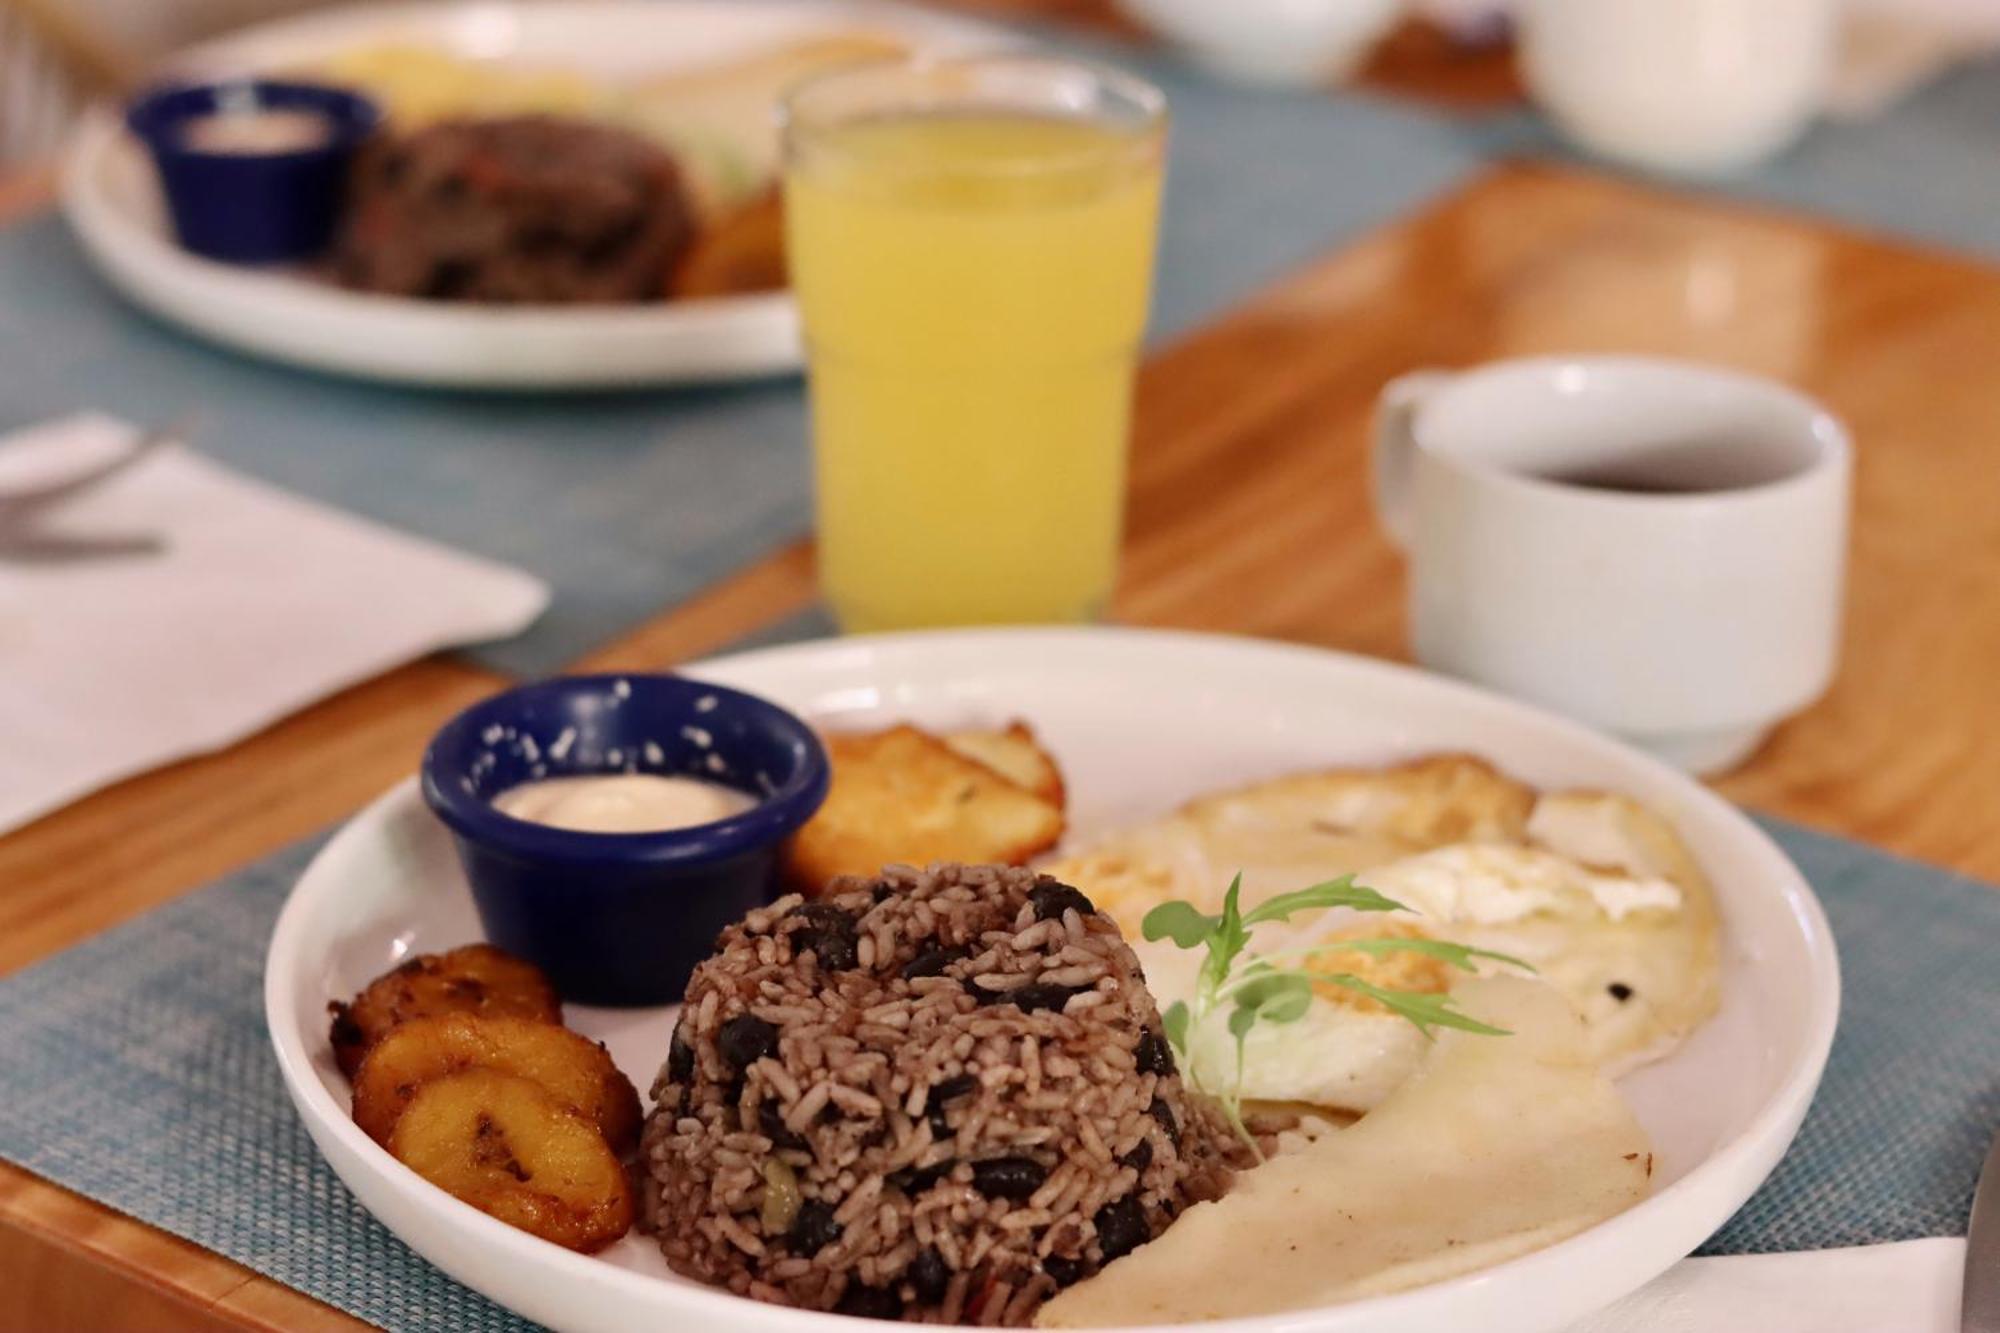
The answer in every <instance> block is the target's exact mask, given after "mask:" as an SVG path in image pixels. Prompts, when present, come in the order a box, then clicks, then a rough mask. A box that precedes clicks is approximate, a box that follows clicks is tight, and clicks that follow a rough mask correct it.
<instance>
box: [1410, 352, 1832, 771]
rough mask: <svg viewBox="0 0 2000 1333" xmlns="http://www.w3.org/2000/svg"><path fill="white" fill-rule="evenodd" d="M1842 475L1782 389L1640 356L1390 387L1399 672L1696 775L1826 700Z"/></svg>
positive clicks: (1824, 426) (1803, 411)
mask: <svg viewBox="0 0 2000 1333" xmlns="http://www.w3.org/2000/svg"><path fill="white" fill-rule="evenodd" d="M1852 466H1853V465H1852V450H1851V448H1850V446H1849V444H1848V439H1847V432H1846V431H1845V430H1844V429H1843V428H1842V426H1841V425H1840V423H1839V422H1838V421H1836V420H1834V418H1833V417H1832V416H1830V415H1828V413H1827V412H1826V411H1825V410H1824V409H1822V408H1821V407H1820V406H1818V405H1817V404H1816V403H1814V402H1812V401H1811V400H1809V399H1807V398H1805V397H1803V396H1801V395H1799V394H1797V393H1795V392H1793V391H1792V390H1790V389H1787V388H1785V387H1783V386H1782V385H1779V384H1775V383H1772V382H1770V381H1767V380H1761V379H1757V378H1755V377H1752V376H1747V375H1740V374H1736V373H1734V372H1730V371H1725V370H1717V369H1710V368H1708V367H1704V366H1697V365H1692V364H1688V363H1684V362H1675V361H1664V360H1654V359H1647V358H1637V357H1577V358H1548V359H1538V360H1527V361H1510V362H1500V363H1498V364H1495V365H1491V366H1486V367H1484V368H1481V369H1476V370H1470V371H1465V372H1462V373H1445V372H1422V373H1418V374H1414V375H1409V376H1405V377H1404V378H1402V379H1398V380H1396V381H1394V382H1393V383H1391V384H1390V385H1389V386H1388V387H1387V388H1386V389H1385V390H1384V391H1383V394H1382V400H1381V404H1380V408H1379V415H1378V419H1377V423H1376V440H1375V493H1376V506H1377V509H1378V511H1379V513H1380V516H1381V519H1382V523H1383V525H1384V526H1385V527H1386V528H1387V529H1388V531H1389V533H1390V534H1391V536H1392V537H1394V538H1395V540H1396V541H1397V542H1398V543H1399V544H1400V545H1402V546H1403V547H1404V548H1405V550H1406V551H1407V552H1408V554H1409V559H1410V624H1411V634H1412V639H1413V648H1414V651H1415V653H1416V657H1417V660H1418V661H1419V662H1421V663H1423V664H1424V665H1425V666H1428V667H1431V668H1433V669H1435V670H1439V671H1444V672H1447V673H1449V674H1451V675H1455V676H1460V677H1463V678H1465V679H1468V680H1472V681H1475V682H1478V683H1480V684H1483V685H1487V686H1491V687H1492V688H1495V689H1498V690H1501V691H1503V692H1505V693H1508V694H1512V695H1516V696H1518V697H1520V698H1523V699H1527V700H1530V701H1532V702H1534V703H1538V704H1541V705H1543V706H1545V707H1549V708H1552V709H1555V710H1557V711H1559V712H1563V713H1567V714H1569V715H1570V716H1572V717H1575V718H1578V719H1580V720H1582V721H1584V722H1588V723H1590V724H1592V725H1594V726H1596V727H1599V728H1601V729H1603V730H1606V731H1612V732H1616V733H1619V734H1620V735H1623V736H1625V737H1626V738H1628V739H1630V740H1632V741H1633V742H1635V743H1637V744H1639V745H1641V746H1643V747H1645V748H1647V749H1649V750H1651V751H1653V752H1654V753H1656V754H1658V755H1659V756H1661V757H1662V758H1665V759H1667V760H1669V761H1671V762H1673V763H1676V764H1678V765H1680V766H1681V767H1683V768H1688V769H1691V770H1693V771H1695V772H1698V773H1713V772H1718V771H1720V770H1722V769H1725V768H1728V767H1731V766H1733V765H1734V764H1736V763H1737V762H1739V761H1740V760H1742V759H1743V758H1744V757H1745V756H1747V755H1748V754H1749V753H1750V752H1751V751H1752V750H1754V749H1755V748H1756V746H1757V744H1758V743H1759V742H1760V741H1761V740H1762V739H1763V737H1764V735H1765V733H1766V732H1767V731H1769V729H1770V728H1771V726H1772V725H1773V724H1774V723H1776V722H1777V721H1778V720H1779V719H1781V718H1783V717H1786V716H1788V715H1790V714H1791V713H1794V712H1796V711H1798V710H1799V709H1801V708H1804V707H1805V706H1806V705H1807V704H1810V703H1811V702H1812V701H1813V700H1815V699H1817V698H1818V697H1819V696H1820V695H1821V694H1822V693H1824V692H1825V690H1826V688H1827V686H1828V684H1829V683H1830V682H1831V680H1832V677H1833V669H1834V663H1835V660H1836V657H1837V654H1838V646H1839V640H1840V614H1841V601H1842V589H1843V587H1844V584H1845V573H1846V550H1847V512H1848V490H1849V476H1850V473H1851V471H1852Z"/></svg>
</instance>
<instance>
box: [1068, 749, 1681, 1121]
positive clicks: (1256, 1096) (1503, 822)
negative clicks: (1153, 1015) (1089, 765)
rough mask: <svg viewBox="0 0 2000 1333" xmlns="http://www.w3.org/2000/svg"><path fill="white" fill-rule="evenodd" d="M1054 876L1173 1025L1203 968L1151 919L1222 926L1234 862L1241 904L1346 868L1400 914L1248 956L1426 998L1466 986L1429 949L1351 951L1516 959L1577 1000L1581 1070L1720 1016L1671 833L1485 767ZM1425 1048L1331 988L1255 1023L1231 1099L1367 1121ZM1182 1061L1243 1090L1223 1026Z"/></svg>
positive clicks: (1259, 819) (1256, 939) (1244, 811)
mask: <svg viewBox="0 0 2000 1333" xmlns="http://www.w3.org/2000/svg"><path fill="white" fill-rule="evenodd" d="M1045 869H1046V870H1047V871H1048V873H1050V874H1053V875H1055V876H1057V877H1058V878H1061V879H1063V880H1065V881H1067V882H1069V883H1072V884H1074V885H1076V886H1077V887H1078V888H1079V889H1081V890H1083V892H1085V893H1086V894H1088V895H1090V896H1091V898H1092V899H1093V901H1095V902H1096V903H1097V904H1098V905H1099V906H1100V907H1102V908H1103V909H1104V910H1106V911H1108V912H1110V913H1111V914H1112V915H1113V916H1114V917H1116V918H1117V919H1118V921H1119V924H1120V925H1121V926H1122V927H1123V928H1124V930H1125V932H1126V937H1127V939H1128V940H1131V941H1132V942H1133V948H1134V949H1135V950H1136V951H1137V953H1138V955H1139V959H1140V962H1141V964H1142V965H1143V966H1144V968H1145V972H1146V978H1147V984H1148V986H1149V987H1150V988H1151V989H1152V991H1153V992H1154V995H1155V997H1156V998H1157V999H1158V1001H1159V1003H1160V1006H1161V1008H1162V1009H1163V1010H1164V1009H1165V1008H1167V1007H1168V1006H1169V1005H1171V1004H1173V1003H1175V1002H1176V1001H1183V1002H1189V1003H1192V1001H1193V999H1194V997H1195V992H1196V985H1197V980H1198V973H1199V969H1200V965H1201V959H1202V954H1201V951H1199V950H1183V949H1180V948H1178V947H1177V946H1175V945H1174V944H1173V943H1172V942H1171V941H1160V942H1158V943H1151V942H1147V941H1145V940H1144V939H1143V937H1142V934H1141V923H1142V922H1143V920H1144V918H1145V915H1146V913H1147V912H1148V911H1150V910H1151V909H1152V908H1153V907H1155V906H1157V905H1159V904H1160V903H1163V902H1168V901H1172V900H1175V899H1181V900H1185V901H1189V902H1192V903H1194V904H1195V905H1196V906H1197V907H1199V908H1200V909H1201V910H1203V911H1205V912H1214V911H1217V910H1219V909H1220V906H1221V898H1222V893H1223V891H1224V889H1225V888H1226V887H1227V885H1228V883H1229V881H1230V878H1231V877H1232V876H1233V875H1235V874H1236V873H1237V872H1238V870H1239V869H1241V870H1242V872H1243V875H1244V879H1243V893H1242V903H1243V906H1244V907H1245V908H1246V909H1247V908H1248V907H1250V906H1252V905H1254V904H1255V903H1257V902H1261V901H1263V900H1264V899H1266V898H1269V897H1272V896H1274V895H1276V894H1279V893H1284V892H1288V891H1291V890H1294V889H1299V888H1303V887H1305V886H1307V885H1310V884H1315V883H1319V882H1322V881H1324V880H1328V879H1332V878H1336V877H1337V876H1339V875H1343V874H1350V873H1351V874H1353V875H1354V876H1355V878H1356V881H1357V882H1359V883H1361V884H1365V885H1367V886H1369V887H1371V888H1373V889H1375V890H1377V891H1378V892H1380V893H1382V894H1384V895H1385V896H1387V897H1389V898H1392V899H1395V900H1396V901H1398V902H1400V903H1402V904H1403V905H1404V907H1406V908H1407V909H1408V910H1407V911H1403V912H1397V913H1393V914H1376V913H1368V914H1361V913H1355V912H1351V911H1346V910H1334V911H1316V912H1310V913H1296V914H1294V915H1293V916H1292V917H1291V918H1290V919H1288V920H1286V921H1282V922H1267V923H1264V924H1262V925H1259V926H1258V927H1256V928H1255V930H1254V931H1253V932H1252V935H1251V940H1250V944H1249V946H1248V950H1247V953H1248V954H1249V955H1250V956H1253V957H1255V956H1262V957H1270V958H1278V957H1280V956H1282V957H1283V958H1284V960H1285V961H1286V965H1288V966H1295V967H1301V968H1304V969H1306V970H1308V971H1312V972H1315V973H1318V974H1319V975H1321V976H1323V977H1328V978H1331V977H1333V976H1336V975H1342V974H1345V975H1352V976H1355V977H1359V978H1360V979H1362V980H1364V981H1366V982H1368V983H1369V984H1371V985H1374V986H1378V987H1385V988H1391V989H1399V990H1413V991H1421V992H1425V993H1430V994H1438V993H1443V992H1445V991H1448V990H1450V989H1451V988H1452V987H1453V986H1455V985H1458V984H1460V983H1462V982H1464V981H1466V980H1468V979H1469V977H1468V974H1466V973H1464V972H1461V971H1458V970H1456V969H1454V968H1452V967H1450V966H1449V965H1448V964H1446V963H1445V962H1443V961H1442V960H1439V959H1436V958H1432V957H1429V956H1427V955H1421V954H1416V953H1408V952H1398V953H1389V954H1384V955H1372V954H1363V953H1360V952H1357V951H1355V950H1353V949H1344V948H1342V947H1341V945H1342V943H1343V941H1346V940H1352V939H1356V938H1369V937H1372V938H1380V937H1383V936H1400V937H1404V938H1429V939H1436V940H1448V941H1453V942H1456V943H1460V944H1467V945H1471V946H1473V947H1475V948H1480V949H1487V950H1492V951H1495V952H1499V953H1504V954H1508V955H1511V956H1513V957H1516V958H1519V959H1521V960H1523V961H1524V962H1526V963H1528V964H1529V965H1531V966H1532V967H1533V968H1534V969H1535V972H1536V974H1537V975H1538V976H1539V977H1540V979H1541V980H1542V981H1544V982H1546V983H1547V984H1548V985H1549V986H1550V987H1551V988H1553V989H1554V990H1556V991H1557V992H1559V993H1560V994H1561V995H1563V997H1564V998H1565V999H1566V1000H1568V1002H1569V1004H1570V1005H1571V1007H1572V1008H1573V1009H1575V1010H1576V1012H1577V1013H1578V1014H1579V1015H1580V1016H1581V1017H1582V1019H1583V1021H1584V1028H1585V1040H1586V1044H1587V1046H1588V1049H1589V1051H1590V1054H1591V1056H1592V1058H1593V1059H1594V1060H1595V1061H1596V1062H1597V1064H1598V1065H1599V1067H1600V1068H1601V1069H1602V1070H1604V1071H1605V1072H1606V1073H1608V1074H1611V1075H1614V1076H1615V1075H1616V1074H1618V1073H1621V1072H1623V1071H1624V1070H1626V1069H1629V1068H1632V1067H1634V1066H1635V1065H1638V1064H1641V1063H1644V1062H1646V1061H1647V1060H1649V1059H1653V1058H1657V1057H1658V1056H1660V1055H1662V1054H1665V1053H1666V1051H1668V1050H1670V1049H1672V1048H1673V1047H1674V1046H1675V1045H1676V1044H1678V1042H1679V1041H1680V1040H1681V1039H1682V1038H1684V1037H1685V1036H1686V1035H1687V1033H1688V1032H1690V1031H1692V1030H1693V1029H1694V1028H1695V1027H1696V1026H1698V1025H1699V1024H1700V1023H1701V1022H1702V1021H1704V1020H1705V1019H1706V1018H1707V1017H1708V1016H1709V1014H1711V1013H1712V1012H1713V1011H1714V1008H1715V1004H1716V986H1717V980H1716V976H1717V972H1718V962H1717V945H1716V938H1715V914H1714V906H1713V903H1712V901H1711V898H1710V894H1709V890H1708V886H1707V883H1706V881H1705V880H1704V879H1703V877H1702V875H1701V873H1700V871H1699V869H1698V868H1697V867H1696V866H1695V864H1694V861H1693V859H1692V858H1691V857H1690V856H1689V855H1688V853H1687V852H1686V850H1685V848H1683V847H1682V846H1681V844H1680V842H1679V839H1678V838H1677V837H1676V836H1675V835H1674V833H1673V830H1672V829H1671V827H1670V826H1669V825H1668V824H1667V823H1666V822H1665V821H1664V820H1662V819H1660V818H1659V817H1658V816H1657V815H1655V814H1653V813H1652V812H1651V811H1649V810H1647V809H1646V808H1645V807H1643V806H1641V805H1639V804H1638V803H1637V802H1634V801H1632V800H1630V799H1628V798H1625V797H1622V796H1616V795H1611V794H1605V793H1582V792H1579V793H1561V794H1554V795H1544V796H1537V795H1536V794H1535V793H1534V792H1533V791H1532V789H1529V788H1526V787H1524V786H1522V785H1521V784H1518V783H1515V782H1513V781H1512V780H1511V779H1508V778H1506V777H1504V776H1503V775H1501V774H1499V773H1497V772H1496V771H1495V770H1493V769H1492V768H1491V767H1490V766H1487V765H1484V764H1482V763H1480V762H1479V761H1476V760H1471V759H1465V758H1461V757H1443V758H1437V759H1429V760H1423V761H1419V762H1418V763H1417V764H1413V765H1405V766H1402V767H1400V768H1396V769H1389V770H1383V771H1379V772H1373V773H1362V772H1353V771H1344V772H1340V773H1331V774H1329V773H1319V774H1308V775H1301V776H1299V777H1297V778H1288V779H1280V780H1278V781H1276V782H1271V783H1264V784H1260V785H1259V786H1257V787H1253V788H1248V789H1245V790H1244V791H1241V792H1235V793H1227V794H1223V795H1219V796H1213V797H1208V798H1204V799H1202V800H1198V801H1196V802H1193V803H1191V804H1190V805H1188V806H1186V807H1184V808H1183V809H1182V810H1181V811H1179V812H1177V813H1176V814H1174V815H1171V816H1168V817H1167V818H1166V819H1164V820H1161V821H1158V822H1156V823H1155V824H1152V825H1148V826H1144V827H1141V828H1135V829H1132V830H1129V831H1127V832H1125V833H1122V834H1118V835H1114V836H1113V837H1112V838H1110V839H1108V840H1106V841H1105V842H1103V843H1100V844H1099V845H1097V846H1096V847H1094V848H1092V849H1091V850H1090V851H1088V852H1086V853H1084V854H1081V855H1076V856H1068V857H1064V858H1062V859H1060V860H1058V861H1055V862H1053V863H1051V864H1049V865H1048V866H1046V867H1045ZM1240 965H1241V964H1240V963H1239V966H1240ZM1508 970H1511V969H1507V968H1505V967H1503V966H1501V965H1498V964H1492V963H1484V962H1482V963H1481V964H1480V966H1479V971H1480V973H1481V974H1493V973H1496V972H1504V971H1508ZM1428 1046H1429V1041H1428V1039H1427V1038H1426V1037H1425V1036H1424V1035H1423V1034H1422V1033H1420V1032H1419V1031H1418V1030H1417V1029H1416V1028H1415V1027H1414V1026H1413V1025H1412V1024H1410V1023H1409V1022H1408V1021H1406V1020H1405V1019H1403V1018H1401V1017H1400V1016H1398V1015H1396V1014H1393V1013H1391V1012H1389V1011H1388V1010H1386V1009H1384V1008H1383V1007H1382V1006H1381V1005H1380V1004H1379V1003H1377V1002H1376V1001H1374V1000H1372V999H1369V998H1367V997H1366V996H1364V995H1360V994H1358V993H1356V992H1354V991H1353V990H1350V989H1347V988H1345V987H1342V986H1341V985H1339V984H1336V983H1335V982H1333V981H1331V980H1328V981H1325V982H1322V983H1321V984H1318V985H1316V986H1315V988H1314V996H1313V999H1312V1002H1311V1003H1310V1005H1309V1006H1308V1007H1307V1010H1306V1012H1305V1014H1304V1015H1303V1016H1302V1017H1300V1018H1299V1019H1297V1020H1295V1021H1293V1022H1290V1023H1285V1024H1272V1023H1260V1024H1258V1025H1257V1026H1255V1027H1253V1028H1252V1029H1251V1030H1250V1032H1249V1034H1248V1037H1247V1038H1246V1040H1245V1042H1244V1045H1243V1050H1242V1062H1241V1083H1240V1091H1241V1093H1242V1095H1243V1097H1244V1098H1246V1099H1248V1100H1257V1101H1283V1102H1306V1103H1311V1104H1313V1105H1317V1106H1324V1107H1331V1108H1335V1109H1338V1110H1343V1111H1350V1112H1366V1111H1368V1110H1370V1109H1372V1108H1373V1107H1374V1106H1376V1105H1377V1104H1379V1103H1380V1102H1381V1101H1382V1100H1383V1099H1384V1098H1386V1097H1387V1096H1388V1095H1389V1094H1390V1093H1391V1092H1393V1091H1394V1090H1395V1089H1396V1088H1397V1087H1398V1086H1399V1085H1400V1084H1401V1083H1402V1082H1403V1081H1404V1080H1405V1079H1406V1078H1408V1077H1409V1075H1410V1074H1411V1073H1412V1072H1413V1071H1414V1070H1415V1069H1416V1067H1417V1066H1418V1064H1419V1063H1420V1062H1421V1060H1422V1058H1423V1056H1424V1053H1425V1051H1426V1049H1427V1048H1428ZM1189 1047H1190V1051H1189V1054H1190V1059H1191V1062H1192V1064H1193V1066H1194V1068H1193V1073H1194V1074H1195V1077H1196V1078H1197V1079H1198V1080H1199V1081H1200V1082H1201V1083H1202V1084H1203V1085H1204V1086H1207V1087H1210V1088H1215V1087H1226V1086H1230V1085H1231V1084H1232V1083H1235V1081H1236V1078H1237V1068H1238V1066H1237V1050H1236V1042H1235V1038H1234V1037H1233V1036H1232V1035H1231V1034H1230V1033H1229V1032H1228V1029H1227V1014H1226V1013H1225V1012H1221V1011H1218V1012H1214V1013H1211V1014H1210V1015H1209V1016H1208V1017H1207V1019H1206V1021H1204V1022H1202V1023H1200V1024H1198V1025H1197V1026H1196V1029H1195V1030H1194V1031H1193V1032H1192V1033H1191V1034H1190V1038H1189Z"/></svg>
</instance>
